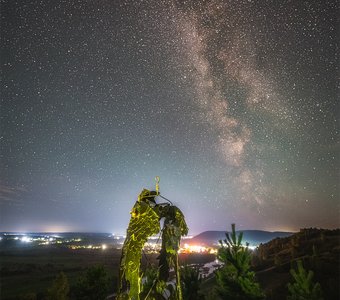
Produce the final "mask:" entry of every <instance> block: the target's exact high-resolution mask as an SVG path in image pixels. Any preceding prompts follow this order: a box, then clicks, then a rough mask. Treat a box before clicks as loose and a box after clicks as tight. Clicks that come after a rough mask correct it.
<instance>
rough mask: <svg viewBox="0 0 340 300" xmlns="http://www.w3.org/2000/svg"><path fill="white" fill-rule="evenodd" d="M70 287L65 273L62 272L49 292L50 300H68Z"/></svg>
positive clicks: (48, 297)
mask: <svg viewBox="0 0 340 300" xmlns="http://www.w3.org/2000/svg"><path fill="white" fill-rule="evenodd" d="M69 291H70V286H69V283H68V279H67V277H66V275H65V273H63V272H61V273H59V275H58V276H57V277H56V279H55V280H54V281H53V284H52V286H51V287H50V288H49V289H48V290H47V299H48V300H66V299H68V293H69Z"/></svg>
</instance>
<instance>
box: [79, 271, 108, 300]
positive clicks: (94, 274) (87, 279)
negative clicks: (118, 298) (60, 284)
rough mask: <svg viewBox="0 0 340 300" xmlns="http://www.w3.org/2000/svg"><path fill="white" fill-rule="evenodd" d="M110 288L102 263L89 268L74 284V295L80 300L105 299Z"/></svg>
mask: <svg viewBox="0 0 340 300" xmlns="http://www.w3.org/2000/svg"><path fill="white" fill-rule="evenodd" d="M109 288H110V278H109V275H108V272H107V270H106V269H105V268H104V266H102V265H96V266H92V267H91V268H89V269H88V270H87V271H86V273H85V274H83V276H81V277H80V278H79V280H78V282H77V284H76V288H75V296H76V299H81V300H101V299H105V298H106V296H107V294H108V292H109Z"/></svg>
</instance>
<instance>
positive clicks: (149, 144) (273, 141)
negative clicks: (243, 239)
mask: <svg viewBox="0 0 340 300" xmlns="http://www.w3.org/2000/svg"><path fill="white" fill-rule="evenodd" d="M1 10H2V13H1V22H2V23H1V25H2V26H1V39H2V45H3V47H2V54H1V57H2V59H1V69H2V82H1V91H2V92H1V101H2V109H1V169H2V172H1V175H0V179H1V181H0V206H1V207H0V208H1V218H0V231H1V230H11V231H16V230H25V231H27V230H30V231H34V230H39V231H41V230H57V231H64V230H67V231H68V230H72V231H78V230H79V231H106V232H110V231H114V232H123V231H124V228H125V227H126V225H127V222H128V220H129V211H130V208H131V206H132V205H133V203H134V201H135V199H136V197H137V195H138V193H139V192H140V190H141V189H142V188H143V187H146V188H153V187H154V177H155V176H156V175H158V176H160V177H161V192H162V193H163V194H164V196H166V197H167V198H169V199H171V200H172V201H173V202H174V203H175V204H176V205H178V206H179V207H180V208H181V209H182V210H183V211H184V213H185V215H186V218H187V220H188V225H189V227H190V230H191V232H192V233H197V232H200V231H203V230H209V229H219V230H224V229H226V228H229V224H230V223H236V224H237V226H238V227H240V228H243V229H267V230H298V229H299V228H301V227H310V226H313V227H330V228H334V227H338V226H339V201H338V199H339V189H338V186H337V184H338V181H339V169H338V165H339V155H338V153H339V131H338V128H339V127H338V123H337V118H338V114H339V106H338V98H339V90H338V77H339V76H338V75H339V70H338V65H339V62H338V56H337V53H338V52H337V51H338V40H337V34H338V32H337V28H338V19H337V18H338V17H337V15H338V11H339V9H338V5H337V3H336V1H313V2H303V1H288V0H287V1H279V2H278V1H265V2H264V1H251V0H249V1H236V0H235V1H221V0H212V1H152V0H150V1H59V0H58V1H43V2H39V1H25V3H22V2H19V1H18V2H17V1H7V0H6V1H2V2H1Z"/></svg>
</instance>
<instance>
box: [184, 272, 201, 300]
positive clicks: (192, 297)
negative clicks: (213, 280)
mask: <svg viewBox="0 0 340 300" xmlns="http://www.w3.org/2000/svg"><path fill="white" fill-rule="evenodd" d="M181 275H182V276H181V283H182V291H183V300H196V299H204V296H203V295H202V294H201V293H200V285H201V282H202V278H201V275H200V273H199V268H197V267H193V268H191V267H189V266H184V267H183V268H182V270H181Z"/></svg>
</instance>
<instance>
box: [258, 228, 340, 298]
mask: <svg viewBox="0 0 340 300" xmlns="http://www.w3.org/2000/svg"><path fill="white" fill-rule="evenodd" d="M254 254H255V255H254V259H253V265H254V269H255V271H256V275H257V278H258V280H259V281H260V283H261V285H262V286H263V287H264V289H265V291H266V294H267V295H268V299H277V300H280V299H286V295H287V283H288V282H289V281H291V276H290V274H289V270H290V268H291V266H294V267H295V265H296V261H297V260H298V259H301V260H302V261H303V265H304V267H305V269H307V270H312V271H313V272H314V280H315V281H318V282H319V283H320V284H321V287H322V290H323V292H324V297H325V299H330V300H331V299H334V300H335V299H340V290H339V282H340V276H339V273H340V272H339V271H340V229H337V230H325V229H315V228H310V229H301V230H300V232H298V233H295V234H294V235H292V236H290V237H286V238H277V239H274V240H272V241H270V242H268V243H266V244H262V245H260V246H259V247H258V250H257V251H255V252H254Z"/></svg>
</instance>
